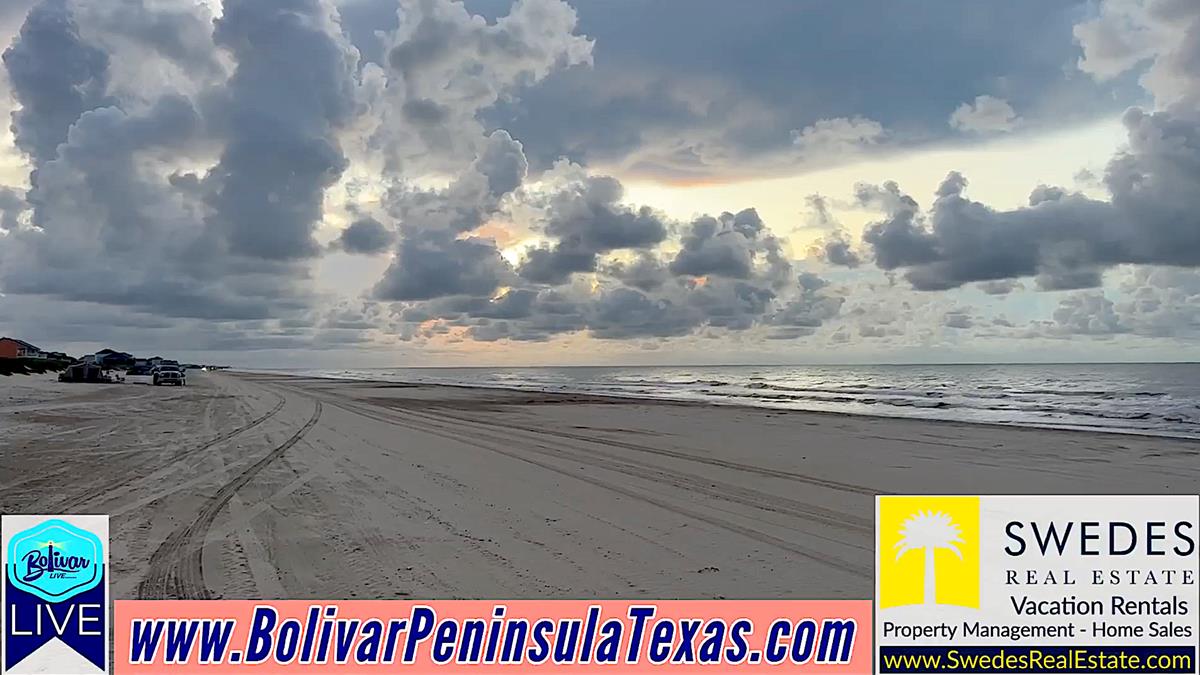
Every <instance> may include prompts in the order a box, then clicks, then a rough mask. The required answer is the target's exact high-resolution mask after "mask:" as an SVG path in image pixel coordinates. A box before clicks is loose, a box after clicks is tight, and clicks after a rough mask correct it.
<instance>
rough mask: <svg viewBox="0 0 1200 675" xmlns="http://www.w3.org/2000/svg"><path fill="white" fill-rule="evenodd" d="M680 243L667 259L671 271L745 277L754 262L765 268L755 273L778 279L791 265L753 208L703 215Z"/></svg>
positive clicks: (776, 240)
mask: <svg viewBox="0 0 1200 675" xmlns="http://www.w3.org/2000/svg"><path fill="white" fill-rule="evenodd" d="M682 244H683V247H682V248H681V249H680V251H679V253H678V254H677V255H676V256H675V259H674V260H672V261H671V264H670V270H671V273H673V274H676V275H687V276H693V277H702V276H706V275H709V274H715V275H718V276H723V277H728V278H731V279H749V278H750V277H751V276H754V275H755V274H756V270H755V267H756V264H758V263H759V261H760V260H761V261H762V264H761V266H765V267H768V268H769V269H766V270H760V271H759V273H761V274H764V275H765V276H767V277H769V278H771V279H773V280H776V281H780V280H782V279H783V278H784V277H786V276H787V274H788V273H789V271H790V270H791V265H790V263H788V262H787V261H786V260H785V259H784V258H783V256H782V253H781V251H780V242H779V240H778V239H777V238H776V237H775V236H774V235H773V234H771V232H770V230H768V229H767V227H766V226H765V225H764V224H763V221H762V218H759V216H758V212H757V211H755V210H754V209H744V210H742V211H739V212H737V213H736V214H733V213H722V214H721V215H720V216H719V217H717V218H713V217H711V216H703V217H701V218H697V219H696V220H695V221H693V222H692V224H691V226H690V228H689V229H688V230H687V231H686V232H685V233H684V235H683V240H682Z"/></svg>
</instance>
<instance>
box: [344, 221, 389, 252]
mask: <svg viewBox="0 0 1200 675" xmlns="http://www.w3.org/2000/svg"><path fill="white" fill-rule="evenodd" d="M395 240H396V234H395V233H394V232H392V231H391V230H389V229H388V228H386V227H384V226H383V224H382V223H380V222H379V221H378V220H375V219H374V218H371V217H370V216H368V217H366V218H359V219H358V220H356V221H354V222H353V223H350V225H349V226H347V227H346V229H344V230H342V232H341V234H339V235H338V238H337V240H336V242H335V244H336V246H337V248H340V249H341V250H343V251H345V252H347V253H362V254H364V255H375V254H378V253H383V252H384V251H386V250H387V249H388V248H389V247H391V245H392V242H394V241H395Z"/></svg>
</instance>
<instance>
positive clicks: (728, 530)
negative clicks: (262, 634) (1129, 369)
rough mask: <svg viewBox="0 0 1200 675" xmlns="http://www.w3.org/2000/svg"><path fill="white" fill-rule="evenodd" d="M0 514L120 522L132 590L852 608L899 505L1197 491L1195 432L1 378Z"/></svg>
mask: <svg viewBox="0 0 1200 675" xmlns="http://www.w3.org/2000/svg"><path fill="white" fill-rule="evenodd" d="M0 415H3V418H2V419H3V422H4V423H5V425H6V434H4V435H3V436H0V453H2V456H4V457H9V458H19V461H6V462H3V463H0V511H4V512H9V513H22V512H23V513H101V514H108V515H109V518H110V527H111V531H112V540H111V551H112V553H111V558H110V559H111V561H112V563H111V564H112V572H113V576H112V579H113V597H115V598H143V599H162V598H184V599H188V598H199V599H202V598H256V597H257V598H262V597H292V598H298V599H305V598H330V597H341V598H356V597H371V598H389V597H396V598H422V597H425V598H430V597H438V598H476V599H478V598H534V599H541V598H572V597H574V598H578V597H609V598H614V599H621V598H633V597H643V598H644V597H657V598H698V599H703V598H709V599H712V598H721V597H724V598H745V599H751V598H778V597H812V598H855V597H866V596H869V595H870V593H871V587H872V573H871V571H872V564H873V537H874V505H875V496H876V495H878V494H923V493H924V494H946V493H958V494H1195V493H1197V492H1200V462H1197V458H1198V457H1200V448H1197V446H1196V444H1195V443H1192V442H1183V441H1176V440H1172V439H1163V438H1150V437H1142V436H1125V435H1118V434H1095V433H1093V434H1088V433H1086V432H1075V431H1070V432H1067V431H1052V430H1038V429H1029V428H1018V427H1009V426H986V425H977V424H969V423H958V422H944V423H938V424H931V423H930V421H928V420H913V419H896V418H875V417H867V416H859V415H846V414H841V413H820V412H818V413H809V412H806V411H794V410H779V409H770V408H756V407H748V406H730V405H713V404H707V403H693V402H681V403H677V402H670V401H663V400H659V399H641V400H639V399H628V398H618V397H604V396H593V395H575V394H560V393H538V392H529V391H522V390H513V389H507V390H503V389H489V388H479V387H466V386H450V385H422V384H417V385H413V384H402V383H395V382H379V381H374V382H373V381H365V380H342V379H333V378H315V377H302V376H293V375H281V374H270V375H268V374H247V373H241V372H238V373H232V372H231V373H225V372H222V373H196V374H195V375H194V377H193V376H190V377H189V378H188V386H187V387H167V388H164V387H152V386H149V385H141V384H132V383H126V384H100V385H84V384H66V383H59V382H56V381H53V380H51V379H50V378H40V379H39V378H21V379H20V380H14V379H10V378H0Z"/></svg>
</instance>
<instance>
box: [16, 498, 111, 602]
mask: <svg viewBox="0 0 1200 675" xmlns="http://www.w3.org/2000/svg"><path fill="white" fill-rule="evenodd" d="M103 567H104V549H103V544H102V543H101V542H100V538H99V537H97V536H96V535H94V534H92V533H91V532H88V531H86V530H81V529H80V528H78V527H75V526H74V525H72V524H70V523H67V522H64V521H61V520H57V519H56V520H47V521H45V522H44V523H41V524H39V525H37V526H36V527H32V528H30V529H28V530H24V531H22V532H18V533H16V534H15V535H13V538H12V539H11V540H10V541H9V543H8V569H7V570H6V572H7V574H8V581H9V583H11V584H12V585H13V586H15V587H17V588H19V589H21V590H23V591H27V592H29V593H32V594H34V595H36V596H37V597H39V598H41V599H43V600H45V601H47V602H62V601H64V600H67V599H70V598H73V597H75V596H76V595H79V594H80V593H84V592H86V591H90V590H91V589H93V588H95V587H96V586H98V585H100V582H101V581H102V580H103V579H104V569H103Z"/></svg>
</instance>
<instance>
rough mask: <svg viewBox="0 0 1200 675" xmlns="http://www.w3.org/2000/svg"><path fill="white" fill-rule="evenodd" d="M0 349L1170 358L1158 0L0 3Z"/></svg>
mask: <svg viewBox="0 0 1200 675" xmlns="http://www.w3.org/2000/svg"><path fill="white" fill-rule="evenodd" d="M0 41H3V45H4V51H3V64H2V65H3V68H0V116H2V117H3V118H4V119H6V120H9V121H10V123H9V124H8V125H5V127H6V128H5V129H4V131H3V132H2V133H0V333H2V334H8V335H15V336H18V337H22V338H24V339H26V340H29V341H31V342H34V343H35V344H38V345H39V346H42V347H43V348H47V349H62V350H66V351H69V352H74V353H82V352H87V351H92V350H95V349H97V348H100V347H102V346H113V347H116V348H120V349H126V350H132V351H138V352H145V351H155V352H169V353H173V354H178V355H180V356H182V357H184V358H189V359H203V360H208V361H224V362H229V363H234V364H240V365H252V364H261V365H270V366H280V365H319V366H336V365H344V366H382V365H458V364H477V365H490V364H575V363H597V364H607V363H634V364H636V363H664V364H667V363H804V362H817V363H830V362H833V363H850V362H889V363H895V362H945V361H1042V360H1070V361H1080V360H1083V361H1097V360H1099V361H1104V360H1119V361H1126V360H1200V341H1198V340H1197V337H1200V3H1197V2H1195V0H1099V1H1097V0H1079V1H1075V0H1013V1H1011V2H991V3H970V2H961V1H960V0H922V1H921V2H908V3H895V2H890V1H884V0H849V1H843V2H824V1H822V2H817V1H815V0H813V1H808V0H757V1H756V2H754V3H735V2H729V1H728V0H653V1H651V0H642V1H636V0H621V1H612V0H515V2H514V1H511V0H467V1H466V2H465V3H464V2H460V1H456V0H341V1H340V2H339V1H335V0H40V1H37V2H33V1H30V0H7V1H6V2H4V3H2V4H0Z"/></svg>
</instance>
